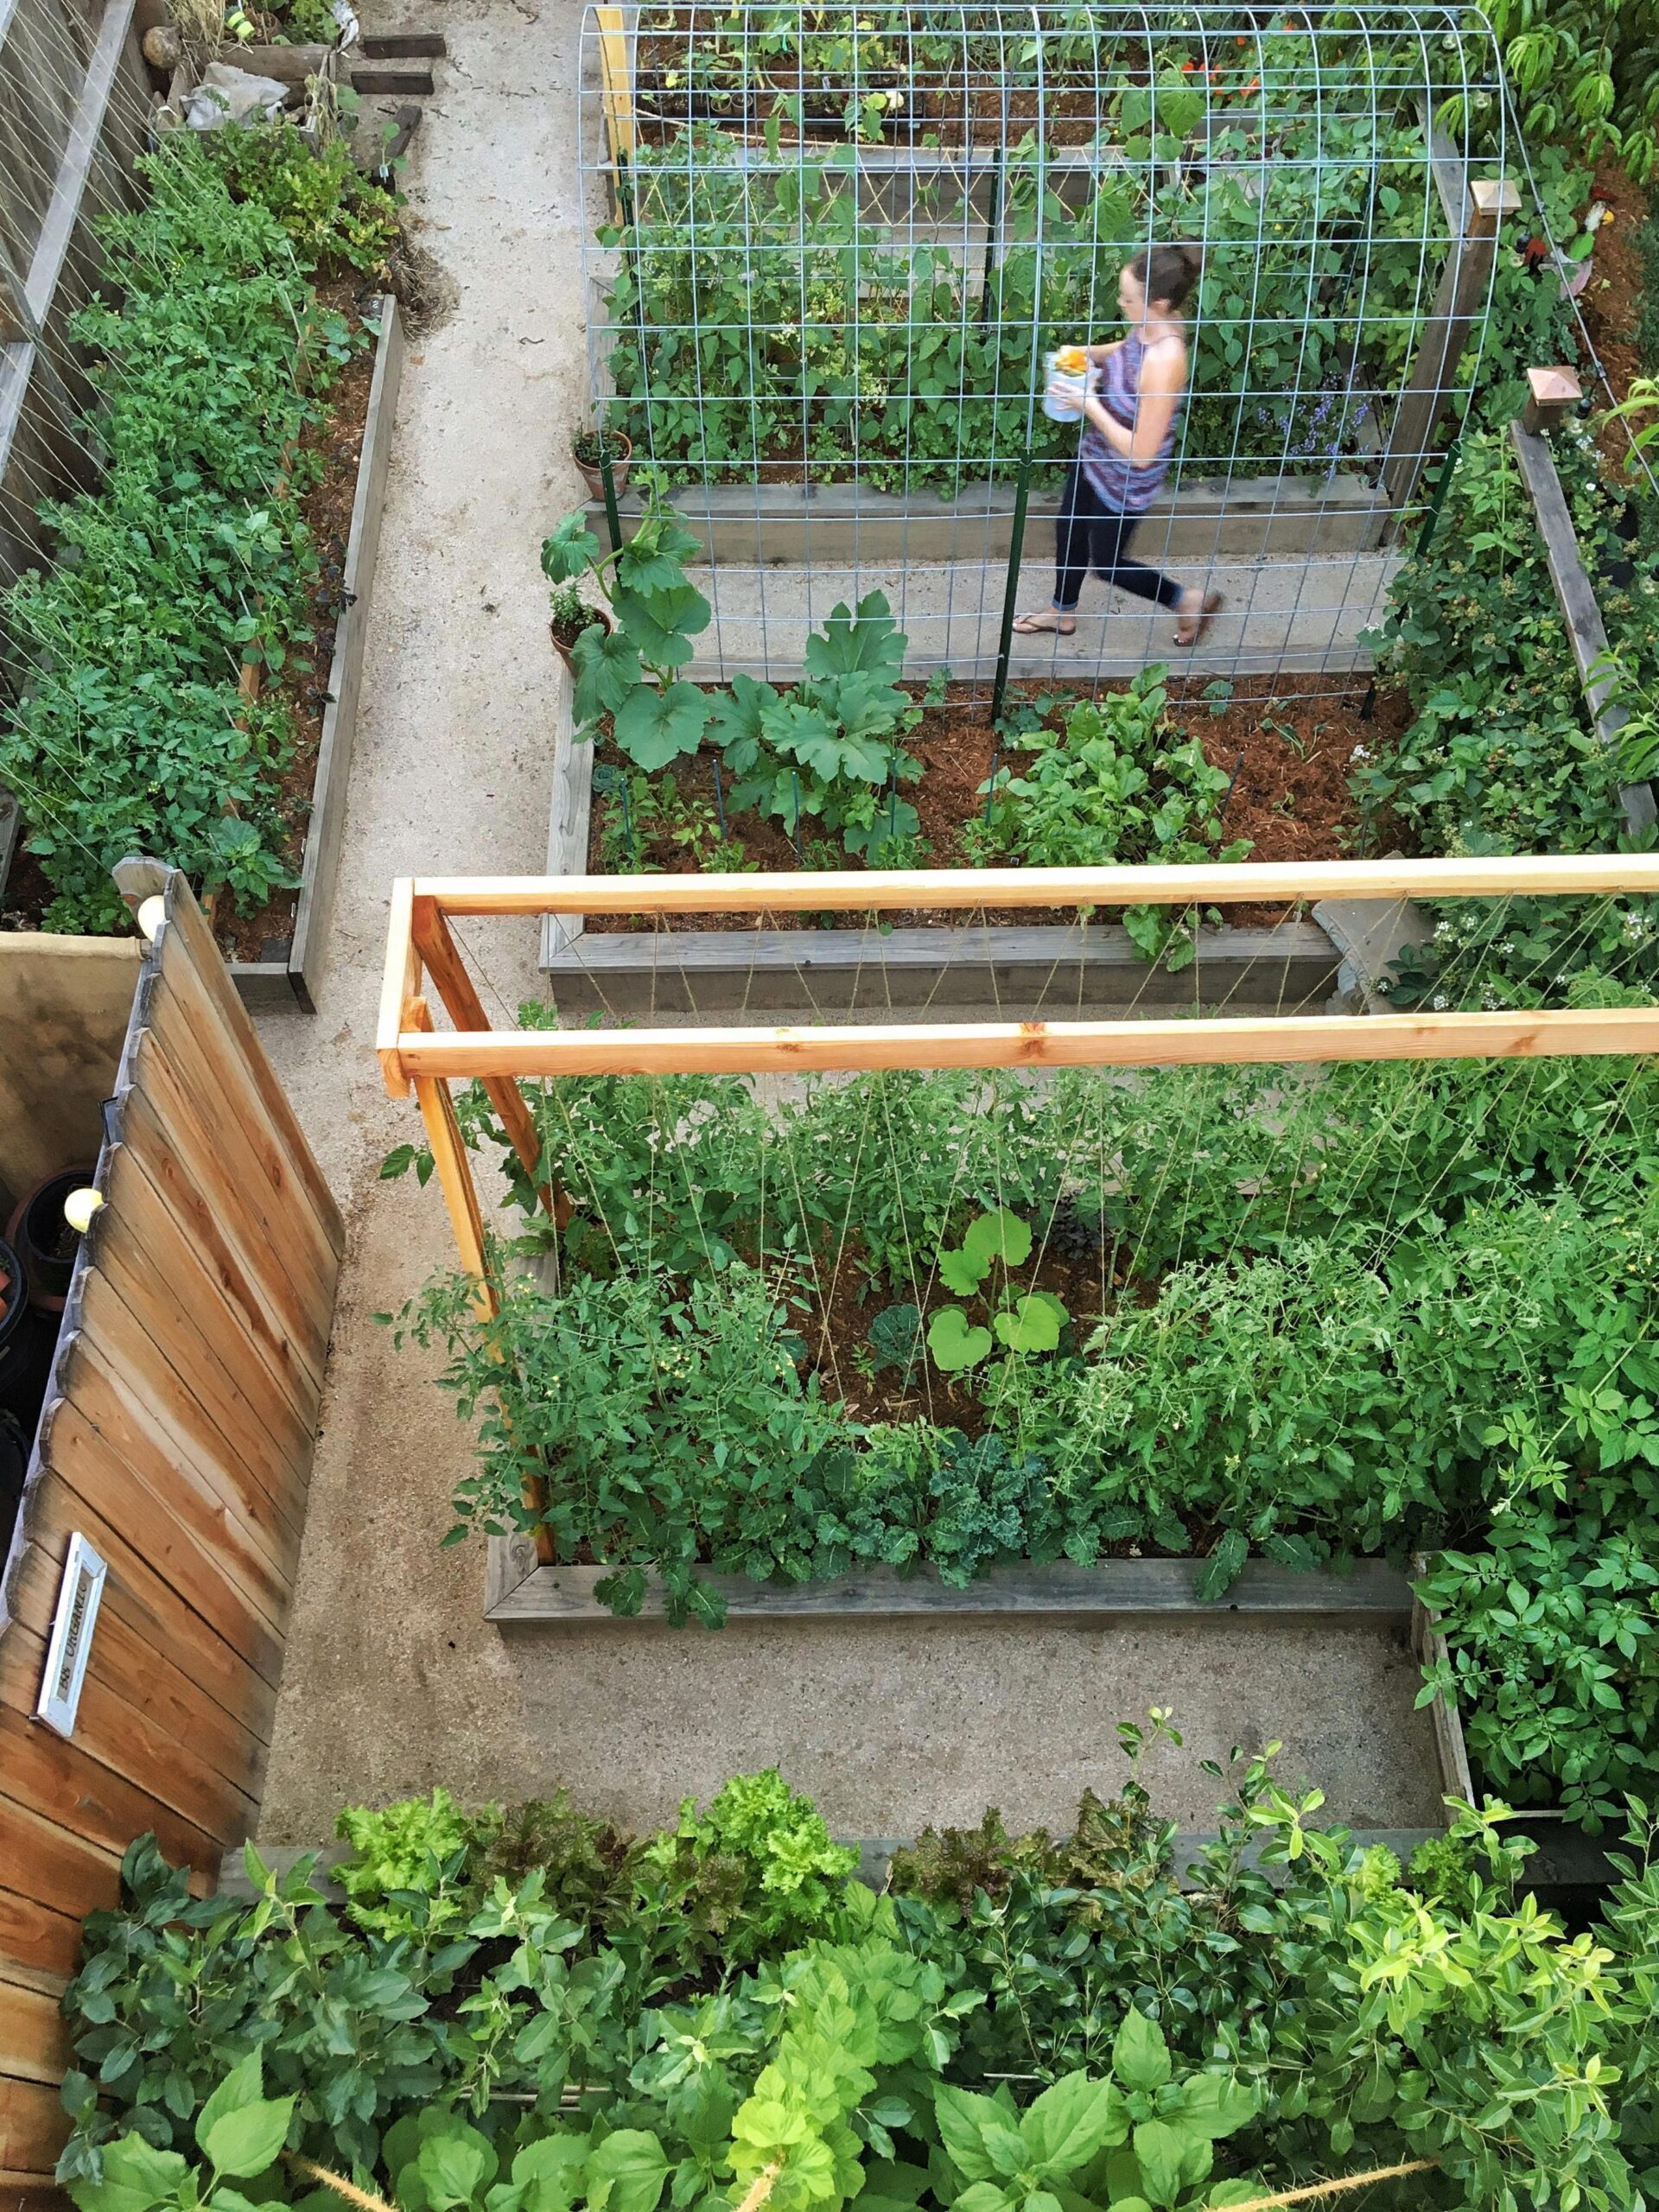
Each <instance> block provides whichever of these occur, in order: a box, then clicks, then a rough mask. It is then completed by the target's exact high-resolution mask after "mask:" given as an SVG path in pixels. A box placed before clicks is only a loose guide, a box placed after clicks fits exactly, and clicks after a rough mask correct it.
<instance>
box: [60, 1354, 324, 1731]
mask: <svg viewBox="0 0 1659 2212" xmlns="http://www.w3.org/2000/svg"><path fill="white" fill-rule="evenodd" d="M89 1383H90V1370H88V1374H87V1375H85V1376H76V1377H74V1379H73V1386H72V1387H73V1389H75V1390H76V1391H77V1392H78V1393H80V1394H82V1395H85V1394H86V1389H87V1387H88V1385H89ZM48 1423H49V1427H48V1433H47V1436H46V1438H45V1440H44V1441H43V1443H42V1446H41V1454H42V1463H43V1465H44V1469H45V1471H44V1473H43V1474H42V1476H41V1479H40V1480H39V1481H38V1482H37V1483H36V1484H35V1485H34V1486H33V1487H32V1488H31V1490H30V1491H29V1496H28V1498H27V1500H26V1502H25V1505H24V1516H25V1518H24V1527H25V1529H26V1532H27V1534H28V1536H29V1541H31V1542H32V1543H38V1544H39V1545H41V1548H43V1549H44V1550H47V1551H48V1552H49V1553H50V1554H51V1555H52V1557H53V1558H54V1560H56V1561H57V1562H58V1563H59V1564H60V1565H61V1563H62V1561H63V1560H64V1558H65V1557H66V1555H67V1547H68V1541H69V1538H70V1535H72V1534H73V1532H74V1530H76V1529H81V1530H83V1531H84V1532H85V1534H86V1535H87V1536H89V1537H90V1538H91V1539H92V1543H93V1545H94V1546H95V1548H97V1550H98V1552H99V1554H100V1556H101V1557H102V1558H104V1559H105V1560H106V1561H107V1562H108V1563H109V1565H110V1567H111V1568H112V1569H113V1570H114V1571H115V1572H116V1573H118V1575H119V1576H120V1578H121V1580H122V1582H123V1584H124V1586H125V1588H126V1589H127V1590H128V1591H129V1592H131V1593H132V1594H133V1597H134V1601H135V1603H137V1602H140V1601H147V1602H148V1604H149V1606H150V1609H151V1611H152V1613H153V1615H154V1618H156V1621H157V1622H158V1623H159V1624H162V1625H164V1626H165V1628H166V1630H167V1632H168V1636H169V1637H170V1639H171V1640H172V1642H173V1643H174V1645H175V1649H178V1650H179V1651H180V1652H181V1656H188V1659H189V1662H190V1664H191V1666H192V1668H193V1669H195V1670H197V1672H198V1674H199V1675H200V1677H201V1678H203V1679H207V1680H221V1679H222V1680H223V1681H224V1682H225V1684H226V1691H227V1694H234V1697H235V1707H236V1710H238V1712H245V1713H248V1714H249V1715H250V1716H256V1715H257V1716H260V1718H259V1720H258V1727H259V1732H260V1733H262V1734H263V1733H264V1732H265V1720H264V1716H265V1714H266V1712H267V1700H269V1701H270V1703H273V1704H274V1700H275V1698H276V1692H277V1682H278V1681H279V1680H280V1678H281V1674H282V1663H283V1647H282V1639H281V1637H279V1635H278V1634H277V1630H276V1628H275V1627H274V1626H273V1625H272V1623H271V1618H270V1614H269V1613H268V1612H266V1611H264V1610H262V1608H261V1605H259V1604H258V1602H257V1601H256V1599H253V1598H251V1597H250V1596H249V1595H247V1594H246V1593H245V1590H244V1587H243V1586H242V1582H241V1579H240V1577H239V1576H238V1575H236V1574H235V1573H226V1569H225V1562H224V1559H223V1555H222V1552H221V1550H220V1549H219V1548H218V1547H217V1546H216V1545H215V1544H214V1543H213V1539H212V1531H213V1529H215V1528H216V1526H217V1523H216V1522H213V1520H211V1519H209V1520H208V1521H207V1531H208V1533H207V1535H205V1536H204V1535H203V1534H202V1533H201V1530H200V1528H195V1527H192V1526H191V1525H190V1523H191V1522H192V1521H194V1520H195V1519H196V1517H197V1516H194V1514H193V1513H192V1511H191V1508H190V1504H189V1503H188V1499H186V1498H184V1497H181V1492H189V1491H191V1490H192V1485H191V1483H190V1478H189V1477H188V1475H186V1474H185V1473H183V1472H182V1471H180V1470H179V1469H177V1468H176V1467H175V1465H173V1463H172V1462H171V1461H170V1460H169V1459H167V1458H166V1456H165V1455H164V1454H163V1453H162V1452H159V1451H157V1450H154V1449H152V1450H149V1451H144V1452H138V1453H133V1452H128V1451H125V1450H124V1449H122V1448H121V1446H120V1444H119V1443H118V1442H117V1443H111V1441H110V1440H108V1439H107V1438H106V1437H105V1436H104V1435H103V1434H102V1433H100V1432H99V1429H98V1428H97V1427H94V1425H93V1423H92V1421H91V1420H90V1419H89V1418H88V1415H87V1414H86V1411H85V1410H84V1409H83V1407H82V1405H81V1403H80V1402H79V1397H76V1398H65V1399H62V1400H60V1402H58V1403H57V1404H56V1405H55V1406H54V1408H53V1409H52V1410H51V1412H50V1414H48ZM124 1433H130V1432H124ZM153 1482H154V1483H159V1484H160V1485H161V1487H160V1488H159V1490H157V1489H153V1488H152V1487H151V1486H150V1485H151V1484H152V1483H153ZM107 1516H118V1519H119V1522H120V1527H119V1529H117V1527H116V1526H115V1522H114V1520H112V1519H111V1518H109V1517H107ZM232 1662H234V1664H232ZM237 1667H240V1668H242V1669H245V1670H246V1673H245V1675H240V1674H238V1673H237V1671H236V1669H237Z"/></svg>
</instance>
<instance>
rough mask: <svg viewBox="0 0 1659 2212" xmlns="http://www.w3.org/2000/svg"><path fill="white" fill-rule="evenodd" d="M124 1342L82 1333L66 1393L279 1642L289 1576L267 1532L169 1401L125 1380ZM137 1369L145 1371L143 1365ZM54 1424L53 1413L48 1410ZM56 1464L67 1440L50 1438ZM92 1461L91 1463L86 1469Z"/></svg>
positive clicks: (62, 1456)
mask: <svg viewBox="0 0 1659 2212" xmlns="http://www.w3.org/2000/svg"><path fill="white" fill-rule="evenodd" d="M126 1349H127V1346H126V1344H118V1345H117V1346H115V1347H114V1348H113V1351H111V1350H110V1349H107V1348H106V1347H105V1345H103V1344H100V1343H99V1340H98V1338H97V1337H96V1336H94V1335H92V1333H90V1332H87V1333H83V1334H82V1335H81V1336H80V1337H79V1338H78V1339H77V1341H76V1343H75V1345H74V1358H73V1365H71V1366H70V1367H69V1368H68V1370H67V1379H66V1382H65V1386H64V1388H65V1395H66V1397H67V1401H68V1402H69V1403H70V1404H71V1405H72V1406H73V1408H75V1409H76V1410H77V1411H78V1412H79V1414H80V1415H81V1416H82V1418H83V1419H84V1421H86V1424H87V1425H88V1426H89V1427H91V1428H92V1429H93V1430H95V1431H96V1432H97V1433H98V1435H99V1437H100V1438H101V1440H103V1442H104V1444H105V1446H107V1447H108V1448H109V1450H110V1451H111V1452H113V1453H114V1454H115V1455H116V1458H117V1459H118V1462H124V1463H125V1465H128V1466H129V1467H130V1468H131V1469H132V1470H133V1471H134V1474H135V1476H136V1477H137V1479H138V1480H139V1481H140V1482H141V1483H142V1484H143V1486H144V1488H145V1489H147V1490H148V1491H149V1492H150V1494H151V1495H152V1497H155V1498H156V1500H157V1502H158V1503H161V1504H162V1505H163V1506H164V1507H165V1508H166V1510H168V1511H170V1512H172V1513H175V1514H176V1515H177V1516H178V1517H179V1519H180V1521H181V1524H182V1525H183V1527H184V1529H186V1531H187V1532H188V1535H190V1536H191V1537H192V1538H193V1539H194V1541H195V1542H196V1543H197V1544H198V1545H199V1546H200V1548H201V1550H202V1551H203V1552H204V1553H205V1554H206V1555H207V1557H208V1558H209V1559H210V1560H213V1561H215V1562H216V1563H217V1567H218V1571H219V1573H220V1574H222V1575H224V1576H226V1577H227V1578H228V1579H229V1580H231V1581H232V1583H233V1584H234V1585H235V1586H236V1587H237V1588H238V1590H239V1591H240V1592H241V1594H242V1596H243V1597H244V1598H245V1599H246V1600H247V1601H248V1603H249V1605H251V1607H252V1609H253V1610H254V1611H256V1612H257V1614H259V1615H260V1616H262V1617H263V1618H264V1620H265V1622H266V1623H268V1624H269V1625H270V1629H271V1630H272V1632H273V1634H275V1635H276V1636H277V1638H278V1640H279V1641H280V1636H281V1627H282V1624H283V1621H284V1620H285V1619H286V1617H287V1606H288V1599H289V1579H288V1577H287V1575H286V1574H285V1573H283V1570H282V1568H281V1567H279V1566H278V1565H277V1562H276V1560H274V1559H273V1558H272V1555H271V1546H270V1540H269V1538H268V1537H266V1536H264V1535H262V1534H261V1533H260V1532H259V1531H258V1530H257V1529H256V1528H255V1527H254V1526H252V1525H251V1523H250V1522H249V1520H248V1518H247V1516H246V1515H245V1513H244V1512H243V1511H242V1510H240V1509H239V1507H238V1505H237V1504H236V1503H235V1502H234V1499H233V1497H232V1496H229V1495H227V1494H226V1488H225V1484H224V1480H223V1477H222V1473H221V1471H220V1470H219V1469H218V1468H217V1467H215V1466H214V1465H213V1461H212V1459H211V1456H205V1455H203V1454H202V1453H201V1452H200V1449H199V1446H198V1445H197V1443H196V1441H195V1440H194V1437H193V1435H192V1433H191V1430H190V1427H189V1426H188V1423H182V1422H181V1421H178V1420H177V1419H176V1418H175V1414H174V1409H173V1407H172V1405H171V1403H170V1402H168V1401H166V1400H163V1399H162V1398H161V1397H160V1396H158V1395H155V1394H153V1393H151V1392H149V1390H147V1389H143V1385H141V1386H140V1391H139V1392H135V1390H134V1388H133V1385H132V1383H131V1382H130V1379H129V1374H128V1362H127V1361H126V1359H124V1357H122V1355H123V1353H124V1351H126ZM140 1372H141V1373H142V1370H140ZM52 1418H53V1420H54V1423H55V1421H56V1420H57V1418H58V1416H57V1415H56V1414H53V1416H52ZM51 1454H52V1459H53V1463H54V1465H58V1466H60V1467H61V1466H63V1465H65V1464H66V1451H65V1445H64V1442H63V1440H60V1438H59V1436H58V1435H57V1433H56V1430H55V1427H54V1433H53V1437H52V1444H51ZM90 1465H91V1463H90V1462H89V1463H88V1466H89V1468H90Z"/></svg>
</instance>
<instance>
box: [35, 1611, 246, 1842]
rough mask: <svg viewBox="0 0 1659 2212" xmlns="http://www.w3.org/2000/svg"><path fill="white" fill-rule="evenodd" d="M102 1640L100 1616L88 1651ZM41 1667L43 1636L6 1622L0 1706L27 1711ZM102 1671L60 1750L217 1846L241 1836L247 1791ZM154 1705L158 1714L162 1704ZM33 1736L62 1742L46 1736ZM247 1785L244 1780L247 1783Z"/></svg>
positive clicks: (145, 1701)
mask: <svg viewBox="0 0 1659 2212" xmlns="http://www.w3.org/2000/svg"><path fill="white" fill-rule="evenodd" d="M108 1628H109V1630H110V1631H111V1633H112V1634H113V1635H114V1637H115V1638H116V1640H117V1641H118V1642H119V1641H120V1636H121V1631H120V1624H119V1623H118V1622H111V1623H110V1624H108ZM105 1635H106V1624H105V1619H104V1616H103V1614H102V1613H101V1612H100V1613H99V1619H98V1626H97V1628H96V1630H94V1631H93V1637H92V1642H93V1645H94V1647H95V1648H96V1646H97V1644H98V1643H99V1640H100V1639H103V1638H105ZM129 1648H130V1645H129ZM45 1665H46V1641H45V1639H44V1637H39V1636H36V1635H35V1632H34V1630H32V1629H27V1628H24V1627H23V1626H22V1624H21V1622H17V1621H13V1622H12V1623H11V1624H10V1626H9V1627H8V1629H7V1630H6V1633H5V1636H4V1637H3V1638H0V1703H4V1704H6V1705H8V1706H10V1707H11V1709H12V1710H13V1711H14V1712H16V1713H27V1712H29V1711H30V1710H31V1709H32V1707H33V1706H34V1703H35V1694H36V1692H37V1691H38V1689H39V1688H40V1684H41V1674H42V1671H43V1669H44V1668H45ZM109 1671H110V1670H109V1669H108V1668H107V1667H105V1666H100V1667H99V1668H96V1669H94V1668H91V1667H89V1668H88V1669H87V1671H86V1680H85V1681H84V1682H83V1683H82V1685H81V1692H80V1704H79V1708H78V1709H77V1711H76V1714H75V1732H74V1736H73V1738H72V1739H71V1742H70V1743H69V1744H68V1745H66V1746H65V1748H66V1749H73V1751H76V1752H77V1753H78V1754H79V1756H80V1757H81V1758H84V1759H86V1760H89V1761H91V1762H92V1763H93V1764H96V1765H97V1766H98V1767H99V1768H100V1769H102V1770H105V1771H106V1772H107V1773H109V1774H111V1775H114V1776H117V1777H119V1778H120V1779H121V1780H122V1781H123V1782H124V1783H130V1785H131V1786H132V1788H133V1789H137V1790H141V1791H143V1794H144V1795H145V1796H147V1797H152V1798H154V1799H155V1801H156V1802H157V1803H158V1804H159V1805H162V1806H165V1807H167V1808H169V1809H170V1810H171V1811H172V1812H174V1813H175V1814H176V1815H178V1817H179V1818H180V1819H181V1820H183V1821H188V1822H189V1823H190V1825H191V1826H192V1827H195V1828H200V1830H201V1831H202V1833H203V1834H207V1835H211V1836H217V1837H219V1839H220V1840H225V1839H227V1838H229V1837H232V1836H237V1835H245V1834H247V1832H248V1830H249V1829H250V1828H251V1827H252V1825H253V1822H254V1820H255V1818H256V1816H257V1813H258V1809H259V1807H258V1800H257V1798H256V1797H255V1796H254V1795H253V1794H252V1791H251V1788H238V1786H237V1784H236V1783H232V1782H230V1781H228V1780H227V1779H226V1777H225V1776H223V1775H222V1774H220V1773H219V1772H218V1771H217V1770H216V1769H215V1768H214V1766H213V1764H212V1762H211V1761H210V1760H209V1759H207V1758H204V1757H203V1755H202V1754H201V1752H200V1750H198V1749H197V1747H196V1746H195V1745H193V1744H192V1743H190V1742H188V1740H186V1739H185V1738H182V1737H181V1736H179V1735H178V1734H177V1733H176V1732H175V1730H174V1729H173V1728H172V1727H171V1726H164V1725H162V1722H158V1721H157V1720H156V1719H154V1718H152V1715H151V1713H150V1710H149V1706H150V1705H151V1703H152V1702H153V1700H151V1699H149V1698H140V1697H139V1696H137V1695H135V1694H132V1693H131V1692H130V1690H129V1689H128V1688H126V1687H124V1685H123V1684H121V1683H120V1682H119V1681H116V1682H115V1683H113V1684H111V1681H110V1679H109ZM162 1705H163V1711H164V1710H165V1700H162ZM36 1732H37V1733H38V1734H40V1735H41V1736H42V1737H47V1736H51V1737H52V1740H53V1741H54V1742H56V1743H60V1744H61V1743H63V1742H64V1739H63V1738H61V1737H58V1736H54V1735H53V1733H52V1732H51V1731H49V1730H46V1729H38V1730H37V1731H36ZM254 1779H255V1777H253V1776H251V1775H250V1776H249V1777H247V1780H248V1781H249V1783H251V1782H252V1781H253V1780H254ZM141 1833H142V1830H139V1829H135V1830H134V1834H141ZM128 1840H129V1841H130V1840H131V1839H130V1838H129V1839H128Z"/></svg>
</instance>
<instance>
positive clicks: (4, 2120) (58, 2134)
mask: <svg viewBox="0 0 1659 2212" xmlns="http://www.w3.org/2000/svg"><path fill="white" fill-rule="evenodd" d="M68 2136H69V2115H68V2114H67V2113H66V2112H65V2110H64V2109H63V2106H62V2103H61V2102H60V2099H59V2096H58V2093H57V2090H56V2089H55V2088H48V2086H47V2084H46V2083H45V2082H22V2081H19V2080H17V2079H16V2076H15V2075H0V2171H3V2172H5V2173H16V2174H20V2175H36V2176H39V2177H41V2186H42V2187H44V2186H45V2183H46V2178H47V2177H48V2176H49V2175H50V2174H51V2171H52V2169H53V2167H54V2165H55V2164H57V2162H58V2153H59V2152H60V2151H61V2150H62V2148H63V2146H64V2145H65V2143H66V2142H67V2140H68Z"/></svg>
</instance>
